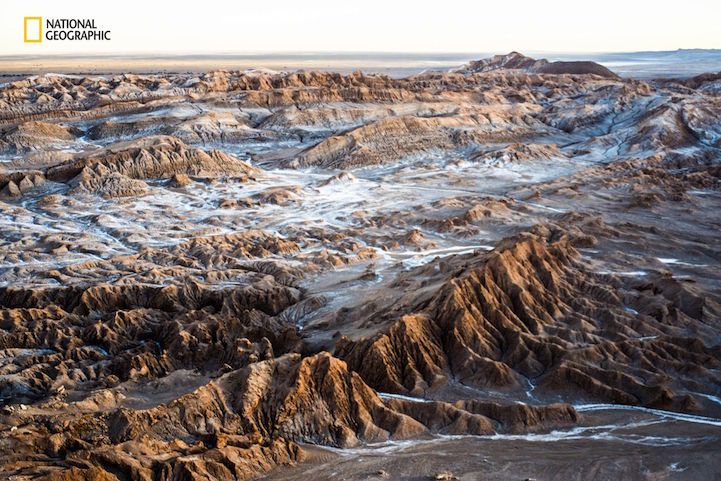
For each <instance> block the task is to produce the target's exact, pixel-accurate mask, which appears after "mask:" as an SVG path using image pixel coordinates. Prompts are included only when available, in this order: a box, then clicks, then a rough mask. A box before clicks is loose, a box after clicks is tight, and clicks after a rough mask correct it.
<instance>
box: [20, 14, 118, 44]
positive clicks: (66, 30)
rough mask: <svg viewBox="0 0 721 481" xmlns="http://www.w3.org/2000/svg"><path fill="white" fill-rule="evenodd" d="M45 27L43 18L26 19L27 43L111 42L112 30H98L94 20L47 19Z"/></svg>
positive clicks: (25, 33) (24, 30)
mask: <svg viewBox="0 0 721 481" xmlns="http://www.w3.org/2000/svg"><path fill="white" fill-rule="evenodd" d="M44 25H45V28H44V29H43V17H25V25H24V28H23V32H24V35H25V38H24V40H25V43H40V42H42V41H43V40H47V41H50V42H56V41H71V42H77V41H80V42H84V41H102V40H110V30H103V29H102V28H98V27H97V26H96V25H95V19H94V18H46V19H45V24H44ZM43 30H44V31H45V34H44V35H43Z"/></svg>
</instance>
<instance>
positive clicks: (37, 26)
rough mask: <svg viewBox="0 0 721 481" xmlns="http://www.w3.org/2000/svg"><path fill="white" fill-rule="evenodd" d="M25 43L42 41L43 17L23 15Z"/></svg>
mask: <svg viewBox="0 0 721 481" xmlns="http://www.w3.org/2000/svg"><path fill="white" fill-rule="evenodd" d="M24 32H25V43H40V42H42V41H43V18H42V17H25V29H24Z"/></svg>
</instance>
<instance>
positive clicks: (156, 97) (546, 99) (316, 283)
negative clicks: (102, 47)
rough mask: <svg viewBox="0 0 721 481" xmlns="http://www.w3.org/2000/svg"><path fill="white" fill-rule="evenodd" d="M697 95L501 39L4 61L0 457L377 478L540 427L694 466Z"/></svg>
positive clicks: (207, 473) (706, 271) (30, 467)
mask: <svg viewBox="0 0 721 481" xmlns="http://www.w3.org/2000/svg"><path fill="white" fill-rule="evenodd" d="M719 92H721V83H720V81H719V76H718V75H703V76H700V77H697V78H693V79H689V80H687V81H639V80H633V79H621V78H619V77H617V76H616V75H615V74H613V72H611V71H609V70H607V69H605V68H604V67H602V66H600V65H598V64H593V63H591V62H548V61H545V60H535V59H532V58H529V57H525V56H523V55H521V54H518V53H512V54H509V55H506V56H497V57H494V58H492V59H486V60H480V61H477V62H471V63H470V64H469V65H467V66H465V67H463V68H460V69H458V70H456V71H453V72H448V73H441V72H428V73H424V74H420V75H417V76H414V77H410V78H400V79H394V78H390V77H387V76H384V75H365V74H363V73H360V72H358V73H353V74H350V75H340V74H334V73H327V72H294V73H270V72H224V71H215V72H209V73H206V74H203V75H194V74H172V75H171V74H156V75H134V74H128V75H117V76H112V77H111V76H66V75H62V76H61V75H43V76H35V77H28V78H24V79H21V80H17V81H13V82H9V83H6V84H3V85H2V86H1V87H0V210H1V211H2V216H0V224H1V227H2V228H1V229H0V403H1V404H2V412H1V413H0V433H1V434H0V459H2V469H3V471H2V472H3V473H9V474H10V475H12V476H14V477H15V478H14V479H48V480H50V479H52V480H54V479H58V480H60V479H63V480H75V479H78V480H80V479H107V480H123V479H148V480H151V479H152V480H171V479H173V480H176V479H206V480H225V479H228V480H231V479H251V478H253V477H256V476H259V475H261V474H263V473H267V472H270V471H273V470H274V469H276V468H278V467H279V466H281V465H295V464H296V463H301V462H304V463H305V464H304V465H316V466H317V469H318V470H319V471H318V472H321V473H325V474H324V475H328V476H330V474H329V473H330V472H331V471H332V468H333V466H332V463H330V464H329V465H328V466H325V465H323V463H324V462H326V461H327V460H328V459H329V458H328V456H331V454H330V452H325V453H324V454H323V455H319V454H318V449H317V448H312V447H309V445H311V444H314V445H320V446H326V447H330V448H337V449H340V450H341V451H339V452H341V453H344V454H343V456H348V457H350V458H343V459H355V458H354V457H356V456H358V457H362V456H364V455H365V454H367V453H374V452H376V451H374V450H376V449H380V450H385V449H387V450H388V451H380V452H382V453H386V454H389V453H390V454H389V455H388V459H389V460H390V461H388V463H391V464H388V465H386V464H379V465H378V469H380V470H381V471H382V470H385V469H389V468H388V467H387V466H396V467H398V469H401V468H400V467H401V466H403V461H402V459H404V457H403V456H401V455H400V453H403V452H405V451H404V450H406V449H408V450H418V453H417V454H418V455H421V454H420V453H421V452H422V450H423V449H425V448H422V446H426V444H424V443H427V446H430V447H429V448H427V449H429V450H431V449H434V448H433V447H437V449H439V450H440V449H445V448H444V446H447V443H449V442H452V443H458V444H454V446H455V447H454V448H453V449H451V450H450V451H449V452H448V453H447V454H448V456H447V460H449V461H448V462H449V463H456V464H454V466H457V467H458V469H460V470H461V471H463V469H471V468H470V467H469V466H471V465H473V463H472V462H468V463H466V461H467V459H466V458H464V457H463V455H462V454H461V453H463V452H464V450H469V449H471V447H472V446H475V445H474V444H473V443H476V442H482V443H487V442H490V441H489V440H495V441H497V442H498V443H501V444H499V446H505V444H503V443H508V442H523V443H526V442H527V443H535V442H537V441H539V440H540V441H543V442H544V443H547V442H548V444H544V446H547V449H549V450H551V451H552V450H553V449H554V448H553V446H554V443H555V442H558V443H574V442H577V443H580V444H578V445H579V446H586V444H583V443H593V442H601V441H602V442H604V443H608V445H604V449H609V450H611V451H613V450H614V449H619V450H622V449H624V448H623V446H626V444H624V443H627V444H628V443H632V444H633V446H645V447H648V449H649V450H651V451H650V452H651V453H652V454H651V455H649V456H651V458H649V463H651V464H650V465H653V466H656V465H659V466H660V464H658V463H661V461H662V460H665V459H666V458H667V455H666V453H665V452H662V450H661V449H662V447H663V446H667V445H670V444H668V443H671V442H673V443H676V444H673V445H674V446H683V448H679V449H680V450H683V449H688V451H689V454H684V456H686V457H685V458H683V460H685V461H684V462H685V463H686V465H685V466H686V469H688V471H687V472H686V474H688V475H690V476H692V477H693V476H699V477H702V476H705V475H707V474H708V472H709V471H708V469H709V468H708V466H709V465H710V464H709V463H708V458H706V457H704V456H706V455H708V456H710V454H709V453H713V444H712V441H713V440H714V439H718V437H719V436H721V431H719V428H721V422H719V421H718V419H719V418H720V417H721V400H720V399H721V347H720V345H719V340H720V339H721V304H720V301H719V299H720V295H721V280H720V279H721V265H720V264H719V262H721V252H720V251H719V248H718V246H719V245H721V218H720V217H719V214H718V212H721V193H720V188H721V180H720V179H721V164H720V163H719V159H720V156H721V154H720V152H721V127H719V126H721V97H719ZM448 435H453V436H456V435H467V437H462V438H461V437H448ZM599 440H600V441H599ZM669 440H671V441H669ZM549 441H553V442H549ZM564 445H565V444H564ZM368 446H371V447H368ZM483 446H487V445H486V444H483ZM591 446H593V445H591ZM618 446H621V447H618ZM649 446H650V447H649ZM484 449H485V448H484ZM489 449H492V448H489ZM544 449H545V448H544ZM639 449H641V448H639ZM716 449H717V448H716ZM395 450H399V451H398V452H399V456H398V457H396V458H394V456H393V453H395V452H396V451H395ZM502 451H503V450H500V448H499V452H502ZM551 451H549V452H551ZM529 452H531V451H529ZM533 452H535V451H533ZM679 452H681V451H679ZM684 452H685V451H684ZM691 452H693V453H694V454H693V455H692V454H690V453H691ZM364 453H365V454H364ZM333 456H335V455H333ZM539 456H542V454H539ZM334 459H335V458H334ZM394 459H395V460H397V463H399V464H392V463H394V462H396V461H393V460H394ZM499 459H500V458H499ZM454 460H455V461H454ZM575 462H578V463H580V464H579V466H581V468H579V469H581V470H582V471H583V469H585V468H583V466H585V465H583V462H585V461H583V460H581V459H577V460H575ZM664 462H665V461H664ZM314 463H315V464H314ZM654 463H655V464H654ZM704 463H706V464H704ZM667 464H668V463H667ZM339 466H340V467H339V468H338V469H341V470H342V471H341V472H342V473H345V474H346V475H347V476H348V477H349V479H356V478H354V477H353V476H356V475H357V476H361V475H363V476H367V473H366V474H362V473H360V474H359V473H357V472H356V471H354V469H356V468H353V467H350V466H346V465H345V464H341V465H339ZM422 466H423V464H422V463H421V464H418V465H417V466H415V467H413V466H408V467H407V468H403V469H407V470H408V473H415V474H419V473H420V472H421V471H420V470H421V469H422ZM463 466H466V468H464V467H463ZM488 466H489V467H488V468H487V470H486V471H484V470H483V469H486V468H483V469H481V468H478V469H481V470H480V471H477V473H484V475H489V476H492V475H493V474H494V473H496V474H497V472H505V471H503V469H504V468H503V467H502V466H500V465H497V467H498V471H497V472H496V471H493V470H492V469H496V468H495V467H494V466H496V465H494V464H492V463H491V464H488ZM543 466H544V465H543V464H542V463H541V464H538V469H539V470H541V471H539V472H541V473H544V472H545V471H543V469H545V468H544V467H543ZM615 466H616V469H618V470H621V471H617V472H613V471H609V472H608V473H610V474H608V473H607V472H606V471H604V472H603V473H606V474H608V475H609V476H613V475H614V473H615V475H618V473H619V472H625V473H629V472H632V471H624V469H632V467H629V466H625V467H624V466H623V465H622V463H621V464H618V465H615ZM664 466H666V465H664ZM669 466H670V465H669ZM586 467H588V466H586ZM381 468H382V469H381ZM677 468H678V466H677ZM283 469H286V468H283ZM296 469H302V468H296ZM474 469H476V468H474ZM633 469H636V468H633ZM639 469H640V468H639ZM649 469H650V468H649ZM654 469H655V468H654ZM663 469H667V470H668V469H671V468H669V467H668V466H666V467H663ZM674 469H676V468H674ZM678 469H681V468H678ZM661 470H662V467H659V468H658V470H657V471H658V472H661ZM281 472H282V473H285V474H282V475H281V474H278V476H290V475H291V474H292V473H293V472H301V471H293V470H290V471H276V473H281ZM583 472H587V473H591V474H593V473H594V472H596V471H593V470H592V469H591V468H588V470H587V471H583ZM639 472H640V471H639ZM654 472H655V471H654ZM664 472H665V471H664ZM669 472H676V471H669ZM679 472H681V471H679ZM288 473H291V474H288ZM603 473H602V474H603ZM395 474H397V475H400V473H395ZM461 474H462V473H461ZM271 475H272V476H275V475H276V474H275V473H272V474H271ZM593 475H594V476H595V474H593ZM604 475H605V474H604ZM298 476H301V475H300V474H298ZM659 476H661V475H659ZM631 477H633V476H631ZM521 478H522V476H521V477H520V478H519V479H521ZM288 479H291V478H288ZM298 479H303V478H302V477H300V478H298ZM363 479H365V478H363ZM439 479H451V478H439ZM589 479H590V478H589ZM707 479H708V478H707Z"/></svg>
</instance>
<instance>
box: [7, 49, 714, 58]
mask: <svg viewBox="0 0 721 481" xmlns="http://www.w3.org/2000/svg"><path fill="white" fill-rule="evenodd" d="M689 51H699V52H717V51H721V48H677V49H674V50H599V51H580V50H579V51H554V50H525V51H523V50H519V49H511V50H504V51H498V50H489V51H403V50H247V51H230V50H227V51H223V50H218V51H212V52H208V51H185V52H171V51H148V52H146V51H135V52H132V51H123V52H85V53H76V52H57V53H37V54H10V53H0V58H53V57H65V58H78V57H80V58H82V57H124V56H125V57H154V56H162V57H187V56H193V57H203V56H207V57H213V56H251V57H253V56H280V55H288V56H311V55H333V56H342V55H389V56H390V55H409V56H421V55H436V56H444V55H448V56H460V55H504V54H509V53H512V52H518V53H521V54H523V55H534V54H543V55H599V54H606V55H609V54H634V53H671V52H689Z"/></svg>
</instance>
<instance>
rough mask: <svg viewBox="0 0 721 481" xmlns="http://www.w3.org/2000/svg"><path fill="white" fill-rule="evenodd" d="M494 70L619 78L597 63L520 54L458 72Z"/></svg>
mask: <svg viewBox="0 0 721 481" xmlns="http://www.w3.org/2000/svg"><path fill="white" fill-rule="evenodd" d="M494 70H522V71H524V72H529V73H544V74H575V75H584V74H593V75H598V76H601V77H605V78H618V75H616V74H615V73H613V72H612V71H611V70H609V69H608V68H606V67H604V66H603V65H600V64H598V63H596V62H591V61H585V60H584V61H556V62H549V61H548V60H546V59H540V60H536V59H534V58H531V57H527V56H525V55H523V54H521V53H518V52H511V53H509V54H507V55H495V56H493V57H491V58H487V59H482V60H475V61H472V62H470V63H468V64H466V65H465V66H463V67H461V68H460V69H457V70H456V72H460V73H464V74H472V73H478V72H492V71H494Z"/></svg>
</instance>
